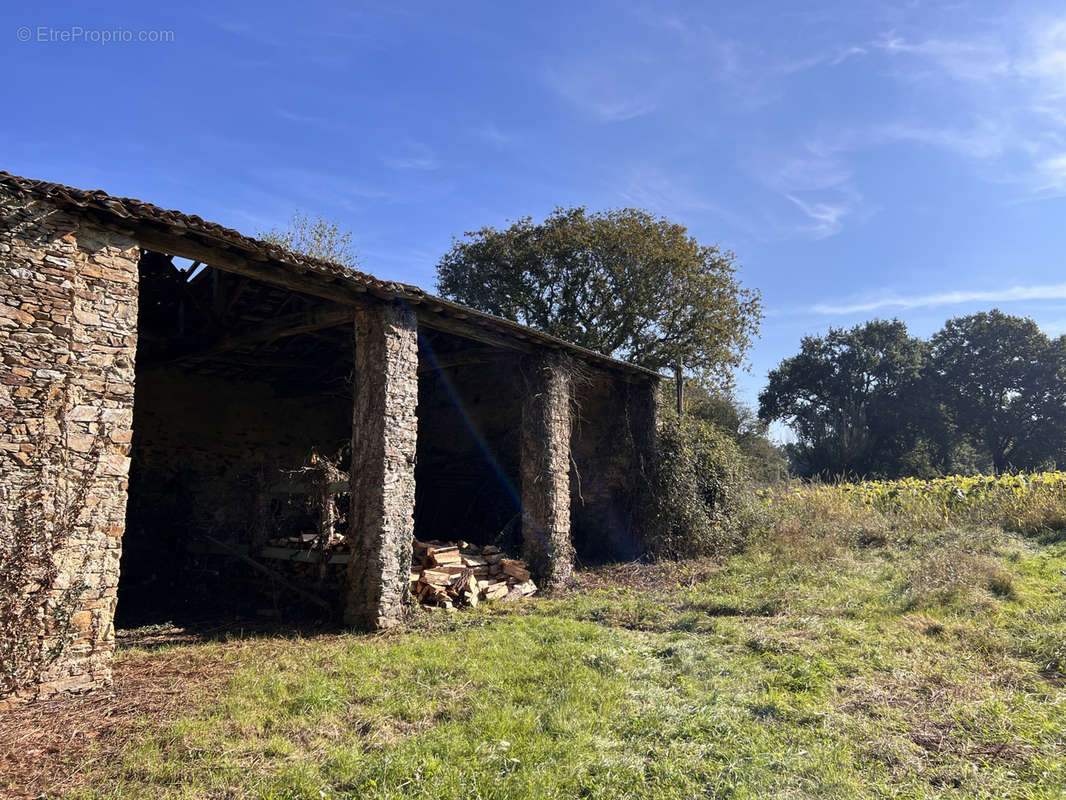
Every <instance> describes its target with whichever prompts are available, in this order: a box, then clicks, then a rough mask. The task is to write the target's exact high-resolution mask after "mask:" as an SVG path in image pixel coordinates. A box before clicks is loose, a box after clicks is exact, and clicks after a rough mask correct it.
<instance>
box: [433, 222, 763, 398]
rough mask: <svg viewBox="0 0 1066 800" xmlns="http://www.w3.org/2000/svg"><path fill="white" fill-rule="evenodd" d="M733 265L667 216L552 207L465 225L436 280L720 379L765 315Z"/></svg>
mask: <svg viewBox="0 0 1066 800" xmlns="http://www.w3.org/2000/svg"><path fill="white" fill-rule="evenodd" d="M736 272H737V267H736V259H735V257H734V255H733V254H732V253H730V252H728V251H723V250H720V249H719V248H717V247H715V246H713V245H703V244H700V243H699V242H698V241H696V239H695V238H693V237H692V236H690V235H689V233H688V231H687V230H686V229H685V227H684V226H682V225H678V224H677V223H674V222H670V221H669V220H667V219H663V218H661V217H655V216H653V215H651V214H648V213H647V212H644V211H639V210H635V209H629V208H626V209H618V210H612V211H605V212H598V213H589V212H588V211H586V209H584V208H569V209H564V208H557V209H556V210H555V211H554V212H552V214H550V215H549V216H548V218H547V219H545V220H544V221H543V222H540V223H535V222H533V220H532V219H530V218H528V217H527V218H524V219H520V220H518V221H517V222H514V223H512V224H511V225H510V227H508V228H506V229H504V230H499V229H497V228H491V227H487V228H482V229H481V230H479V231H473V232H468V233H466V234H465V238H464V239H462V240H456V241H455V242H454V243H453V246H452V248H451V250H450V251H449V252H448V253H446V254H445V255H444V257H443V258H442V259H441V260H440V263H439V264H438V265H437V281H438V291H439V292H440V293H441V294H442V295H443V296H445V297H448V298H450V299H453V300H457V301H458V302H461V303H465V304H466V305H469V306H472V307H474V308H477V309H480V310H482V311H487V312H489V313H492V314H496V315H498V316H502V317H506V318H508V319H513V320H516V321H518V322H521V323H523V324H525V325H530V326H532V327H534V328H539V329H540V330H543V331H546V332H548V333H551V334H554V335H555V336H558V337H560V338H562V339H566V340H567V341H570V342H573V343H574V344H578V345H581V346H583V347H587V348H589V349H591V350H596V351H598V352H601V353H605V354H607V355H612V356H616V357H619V358H624V359H628V360H630V361H633V362H634V363H637V364H641V365H643V366H645V367H648V368H650V369H661V368H663V367H668V366H673V365H675V364H677V363H681V364H682V365H684V367H685V368H686V369H687V370H688V371H690V372H692V373H694V374H698V375H700V376H702V377H704V378H714V379H717V380H718V381H720V382H722V383H727V382H728V380H729V376H730V375H731V373H732V370H733V369H734V368H735V367H737V366H738V365H739V364H740V363H741V362H742V360H743V357H744V354H745V352H746V350H747V348H748V346H749V344H750V341H751V338H752V337H753V336H754V335H755V334H756V332H757V330H758V323H759V320H760V318H761V306H760V298H759V294H758V292H757V291H754V290H750V289H745V288H742V287H741V285H740V283H739V282H738V280H737V275H736Z"/></svg>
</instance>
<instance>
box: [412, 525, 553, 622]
mask: <svg viewBox="0 0 1066 800" xmlns="http://www.w3.org/2000/svg"><path fill="white" fill-rule="evenodd" d="M536 591H537V584H535V583H534V582H533V580H532V578H530V576H529V570H527V569H526V562H524V561H519V560H518V559H514V558H508V557H507V556H506V555H505V554H504V553H502V552H501V551H500V548H498V547H496V546H495V545H487V546H485V547H477V546H476V545H471V544H468V543H467V542H438V541H432V542H422V541H419V540H418V539H415V542H414V554H413V557H412V560H411V595H412V596H413V597H414V598H415V599H416V600H417V601H418V602H419V603H424V604H426V605H438V606H442V607H443V608H446V609H452V608H455V607H456V606H460V605H468V606H476V605H477V604H478V603H479V602H481V601H482V600H519V599H521V598H523V597H527V596H529V595H531V594H533V593H534V592H536Z"/></svg>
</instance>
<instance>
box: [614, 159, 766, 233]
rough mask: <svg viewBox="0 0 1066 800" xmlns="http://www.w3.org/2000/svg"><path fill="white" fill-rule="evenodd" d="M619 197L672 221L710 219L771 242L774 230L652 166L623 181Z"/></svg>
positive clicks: (632, 170)
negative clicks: (770, 234) (698, 218)
mask: <svg viewBox="0 0 1066 800" xmlns="http://www.w3.org/2000/svg"><path fill="white" fill-rule="evenodd" d="M621 183H622V188H621V189H620V190H619V197H620V198H621V199H622V201H623V202H624V203H626V204H628V205H632V206H636V207H638V208H645V209H648V210H649V211H653V212H655V213H657V214H662V215H663V216H666V217H670V218H672V219H677V220H682V221H691V220H693V219H694V218H697V217H701V216H706V217H713V218H717V219H720V220H721V221H722V222H724V223H726V224H727V225H728V226H729V227H731V228H733V229H734V230H736V231H738V232H740V233H742V234H744V235H745V236H749V237H751V238H754V239H758V240H763V239H766V238H767V233H768V232H770V230H771V228H772V226H771V225H770V224H768V222H767V221H765V220H759V219H756V218H751V217H748V216H746V215H744V214H742V213H740V212H739V211H738V210H737V209H736V208H735V207H734V206H724V205H722V204H720V203H717V202H715V201H713V200H712V199H710V198H709V197H708V196H707V195H706V194H705V193H702V192H699V191H696V190H694V189H692V188H691V187H690V186H689V185H688V184H687V183H686V182H685V181H684V180H682V179H678V178H675V177H672V176H670V175H668V174H667V173H666V172H664V171H663V170H661V169H658V168H655V167H648V166H640V167H635V168H630V169H628V170H627V171H626V173H625V175H624V176H623V178H622V181H621Z"/></svg>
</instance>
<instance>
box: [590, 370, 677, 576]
mask: <svg viewBox="0 0 1066 800" xmlns="http://www.w3.org/2000/svg"><path fill="white" fill-rule="evenodd" d="M573 391H574V409H575V411H574V422H573V435H572V437H571V452H572V455H573V462H572V465H571V474H570V509H571V534H572V536H573V540H574V546H575V548H576V549H577V553H578V555H579V556H580V558H581V559H582V561H585V562H599V561H609V560H630V559H633V558H637V557H638V556H639V555H640V554H641V552H642V550H643V541H642V536H641V529H642V527H643V524H644V520H643V518H642V511H643V509H644V505H643V504H642V492H643V491H644V490H645V489H646V486H647V484H646V483H645V477H646V468H647V466H648V458H649V456H650V454H651V449H652V447H653V446H654V435H655V426H656V413H657V411H656V401H657V397H658V390H657V384H656V382H654V381H642V382H632V381H626V380H623V379H621V378H619V377H616V376H613V375H611V374H609V373H602V372H591V371H585V372H583V373H582V374H580V375H578V376H577V377H576V378H575V380H574V390H573Z"/></svg>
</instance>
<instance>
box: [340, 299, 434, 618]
mask: <svg viewBox="0 0 1066 800" xmlns="http://www.w3.org/2000/svg"><path fill="white" fill-rule="evenodd" d="M355 387H356V389H355V404H354V415H353V418H352V454H353V458H352V510H351V519H352V525H351V531H352V533H351V534H350V535H349V540H350V541H351V545H352V554H351V557H350V559H349V561H348V605H347V610H346V612H345V619H346V621H347V622H348V623H349V624H351V625H354V626H355V627H358V628H362V629H365V630H374V629H380V628H390V627H393V626H395V625H398V624H400V623H401V622H403V619H404V616H405V615H406V608H407V601H408V599H409V598H408V595H409V589H408V584H409V580H410V573H411V548H412V542H413V541H414V517H413V512H414V507H415V448H416V444H417V439H418V420H417V417H416V416H415V408H416V406H417V404H418V330H417V326H416V324H415V320H414V317H412V316H411V314H410V312H409V311H408V310H407V308H406V307H405V306H404V305H403V304H401V303H390V304H381V305H375V306H371V307H369V308H362V309H359V310H358V312H357V314H356V317H355Z"/></svg>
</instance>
